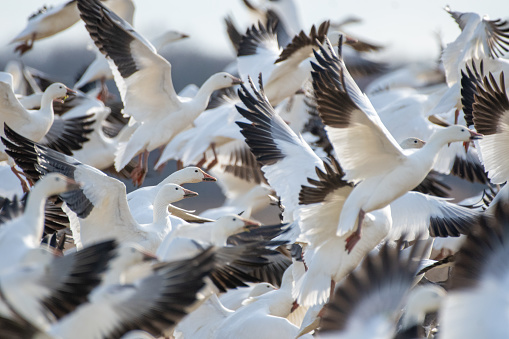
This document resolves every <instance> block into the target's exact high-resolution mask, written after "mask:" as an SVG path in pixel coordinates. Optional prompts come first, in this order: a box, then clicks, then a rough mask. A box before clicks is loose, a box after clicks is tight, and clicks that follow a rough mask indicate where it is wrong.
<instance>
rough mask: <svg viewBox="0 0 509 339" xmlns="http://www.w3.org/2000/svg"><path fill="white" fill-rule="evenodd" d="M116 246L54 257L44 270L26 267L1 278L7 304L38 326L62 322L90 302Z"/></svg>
mask: <svg viewBox="0 0 509 339" xmlns="http://www.w3.org/2000/svg"><path fill="white" fill-rule="evenodd" d="M116 246H117V245H116V243H115V242H114V241H106V242H102V243H99V244H95V245H92V246H90V247H87V248H85V249H83V250H81V251H79V252H76V253H72V254H69V255H66V256H63V257H54V259H53V261H52V262H51V264H50V263H41V264H42V265H45V269H44V270H41V269H40V268H39V267H25V268H20V270H19V271H15V272H13V273H11V274H6V275H4V276H2V279H1V280H0V284H1V286H2V293H3V296H4V298H5V301H6V303H7V304H8V305H9V307H10V308H12V309H13V310H15V312H16V314H20V315H22V316H23V317H24V318H25V319H26V320H27V321H30V322H34V324H36V325H37V326H43V325H44V324H45V323H47V322H50V323H51V322H54V321H55V320H58V319H60V318H62V317H63V316H65V315H67V314H69V313H70V312H72V311H74V310H75V309H76V308H77V307H78V306H80V305H81V304H83V303H85V302H86V301H87V300H88V294H89V293H90V291H92V289H94V288H95V287H96V286H97V285H98V284H99V283H100V282H101V274H102V272H103V271H104V270H105V269H106V266H107V264H108V262H109V260H110V259H111V258H112V257H113V250H114V249H115V248H116ZM48 255H51V254H48ZM43 319H44V320H43Z"/></svg>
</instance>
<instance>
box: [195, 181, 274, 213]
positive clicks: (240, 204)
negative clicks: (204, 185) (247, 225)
mask: <svg viewBox="0 0 509 339" xmlns="http://www.w3.org/2000/svg"><path fill="white" fill-rule="evenodd" d="M270 194H272V189H271V188H270V187H269V186H267V185H265V184H261V185H256V186H255V187H253V188H252V189H250V190H249V191H248V192H246V193H245V194H244V195H242V196H240V197H239V198H238V199H235V200H234V201H230V200H226V201H225V203H224V204H223V206H221V207H217V208H212V209H208V210H205V211H203V212H202V213H200V216H201V217H204V218H212V219H213V218H216V219H217V218H219V217H220V216H222V215H225V214H239V213H242V216H244V217H246V218H250V217H251V216H252V215H253V214H254V213H256V212H258V211H261V210H262V209H264V208H266V207H267V206H269V205H270V204H271V203H272V202H273V198H272V197H271V196H270Z"/></svg>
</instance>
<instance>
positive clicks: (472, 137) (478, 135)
mask: <svg viewBox="0 0 509 339" xmlns="http://www.w3.org/2000/svg"><path fill="white" fill-rule="evenodd" d="M469 132H470V140H471V141H465V142H464V143H463V147H464V148H465V153H466V152H468V149H469V147H470V143H471V142H472V140H479V139H482V137H483V135H482V134H481V133H477V132H475V131H472V130H469Z"/></svg>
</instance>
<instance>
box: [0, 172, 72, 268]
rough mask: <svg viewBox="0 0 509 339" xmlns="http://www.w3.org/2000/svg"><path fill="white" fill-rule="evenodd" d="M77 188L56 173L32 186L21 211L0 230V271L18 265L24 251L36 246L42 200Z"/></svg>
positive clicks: (41, 220)
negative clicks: (23, 209)
mask: <svg viewBox="0 0 509 339" xmlns="http://www.w3.org/2000/svg"><path fill="white" fill-rule="evenodd" d="M78 188H79V185H78V184H77V183H76V182H75V181H74V180H71V179H69V178H67V177H65V176H63V175H61V174H58V173H54V174H52V175H50V176H47V177H45V178H44V179H43V180H40V182H39V183H37V185H35V186H34V188H33V189H32V191H31V193H30V195H29V196H28V201H27V205H26V207H25V212H24V213H23V214H22V215H21V216H19V217H18V218H15V219H13V220H11V221H9V222H7V223H5V224H4V225H2V227H1V228H0V244H1V246H0V248H1V251H2V253H4V254H5V255H4V256H2V260H1V261H0V270H4V269H5V268H7V267H10V266H12V265H13V263H16V262H19V261H20V260H21V259H22V258H23V256H24V255H25V254H26V253H27V251H28V250H30V249H33V248H37V247H39V244H40V243H41V239H42V234H43V229H44V206H45V204H46V199H47V198H48V197H49V196H51V195H55V194H60V193H63V192H67V191H71V190H76V189H78Z"/></svg>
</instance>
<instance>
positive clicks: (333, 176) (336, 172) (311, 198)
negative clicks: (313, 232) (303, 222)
mask: <svg viewBox="0 0 509 339" xmlns="http://www.w3.org/2000/svg"><path fill="white" fill-rule="evenodd" d="M323 164H324V166H325V171H322V170H321V169H319V168H318V167H315V170H316V175H317V176H318V180H315V179H311V178H308V182H309V184H311V185H312V186H305V185H301V190H300V192H299V204H300V205H309V204H315V203H320V202H322V201H324V200H325V198H326V197H327V195H329V194H330V193H332V192H334V191H335V190H336V189H339V188H343V187H347V186H348V187H352V188H353V185H352V184H349V183H348V182H346V181H345V180H343V176H344V175H345V173H343V170H342V169H341V167H340V166H339V163H338V162H337V161H336V159H335V158H331V165H329V164H328V163H326V162H324V163H323Z"/></svg>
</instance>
